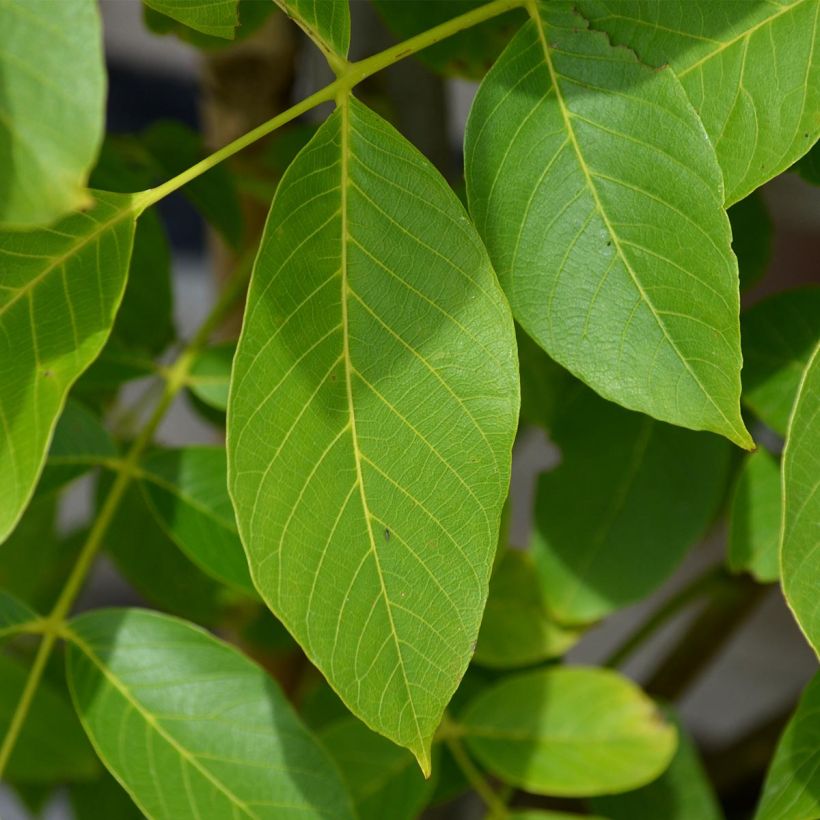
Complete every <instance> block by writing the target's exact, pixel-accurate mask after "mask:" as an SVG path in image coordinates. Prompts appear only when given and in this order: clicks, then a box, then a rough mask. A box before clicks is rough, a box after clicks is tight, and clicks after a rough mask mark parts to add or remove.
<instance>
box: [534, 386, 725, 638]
mask: <svg viewBox="0 0 820 820" xmlns="http://www.w3.org/2000/svg"><path fill="white" fill-rule="evenodd" d="M565 396H567V398H565V400H564V404H563V405H562V407H561V409H560V412H559V414H558V415H557V416H556V418H555V420H554V423H553V428H552V432H551V438H552V440H553V441H554V442H555V443H556V444H557V445H558V446H559V447H560V449H561V463H560V464H559V466H558V467H557V468H556V469H554V470H552V471H551V472H548V473H545V474H544V475H542V476H541V477H540V479H539V481H538V489H537V494H536V502H535V530H534V533H533V543H532V548H533V550H534V553H535V562H536V565H537V567H538V571H539V575H540V578H541V584H542V587H543V590H544V603H545V604H546V607H547V609H548V610H549V612H550V613H551V614H552V616H553V617H554V618H556V619H557V620H559V621H560V622H562V623H569V624H583V623H589V622H591V621H595V620H598V619H599V618H602V617H604V616H605V615H607V614H608V613H610V612H612V611H613V610H615V609H618V608H620V607H622V606H625V605H626V604H628V603H631V602H632V601H636V600H638V599H640V598H642V597H644V596H645V595H647V594H648V593H649V592H651V591H652V590H653V589H655V588H656V587H657V586H658V585H659V584H660V583H661V582H662V581H664V580H665V579H666V578H667V577H668V576H669V575H670V574H671V573H672V571H673V570H674V569H675V567H676V566H677V565H678V564H679V563H680V561H681V560H682V559H683V556H684V555H685V554H686V551H687V550H688V549H689V548H690V547H691V546H693V545H694V544H695V543H696V542H697V540H698V538H699V537H700V536H702V535H703V533H704V531H705V529H706V528H707V526H708V525H709V523H710V522H711V520H712V518H713V516H714V515H715V513H716V512H717V509H718V506H719V505H720V502H721V500H722V498H723V494H724V491H725V487H726V478H727V475H728V469H729V462H730V456H731V447H730V446H729V445H728V444H727V443H726V442H725V441H724V440H723V439H720V438H718V437H717V436H713V435H710V434H707V433H694V432H691V431H689V430H683V429H681V428H680V427H673V426H671V425H668V424H663V423H661V422H658V421H655V420H654V419H651V418H649V417H648V416H643V415H640V414H638V413H632V412H629V411H628V410H624V409H622V408H620V407H618V406H617V405H614V404H611V403H609V402H606V401H604V400H603V399H601V398H599V397H598V396H596V395H595V394H594V393H592V392H591V391H589V390H587V389H586V388H585V387H583V386H582V385H577V386H576V389H575V391H574V393H569V394H567V393H565Z"/></svg>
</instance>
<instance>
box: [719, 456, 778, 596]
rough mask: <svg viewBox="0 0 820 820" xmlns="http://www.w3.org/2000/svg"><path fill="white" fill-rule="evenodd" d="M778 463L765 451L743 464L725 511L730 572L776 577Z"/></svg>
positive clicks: (760, 576)
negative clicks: (727, 516)
mask: <svg viewBox="0 0 820 820" xmlns="http://www.w3.org/2000/svg"><path fill="white" fill-rule="evenodd" d="M781 506H782V497H781V491H780V466H779V465H778V463H777V461H776V460H775V459H774V458H772V456H771V455H769V453H768V452H766V450H762V449H761V450H758V451H757V452H756V453H752V454H751V455H750V456H748V457H747V458H746V460H745V462H744V463H743V468H742V469H741V472H740V476H739V477H738V481H737V485H736V486H735V492H734V496H733V498H732V508H731V511H730V514H729V555H728V560H727V563H728V565H729V568H730V569H731V570H732V571H733V572H750V573H751V574H752V575H753V576H754V577H755V578H756V579H757V580H758V581H762V582H763V583H767V582H771V581H776V580H777V579H778V578H779V577H780V554H779V548H780V518H781Z"/></svg>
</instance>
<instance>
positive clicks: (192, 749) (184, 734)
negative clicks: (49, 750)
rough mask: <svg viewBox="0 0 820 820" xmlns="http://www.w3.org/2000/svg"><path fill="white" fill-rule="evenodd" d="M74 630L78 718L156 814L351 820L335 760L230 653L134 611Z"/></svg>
mask: <svg viewBox="0 0 820 820" xmlns="http://www.w3.org/2000/svg"><path fill="white" fill-rule="evenodd" d="M71 632H72V635H71V643H70V645H69V649H68V654H67V659H66V663H67V668H68V681H69V687H70V689H71V696H72V699H73V700H74V705H75V707H76V709H77V712H78V713H79V715H80V720H81V721H82V723H83V727H84V728H85V730H86V732H87V733H88V736H89V737H90V738H91V741H92V743H93V744H94V747H95V749H96V750H97V753H98V754H99V755H100V758H101V759H102V761H103V763H105V765H106V766H107V767H108V769H109V770H110V771H111V772H112V774H113V775H114V776H115V777H116V778H117V780H119V781H120V783H122V785H123V786H124V787H125V788H126V790H127V791H128V793H129V794H130V795H131V797H132V798H133V799H134V802H135V803H137V805H138V806H139V807H140V809H141V810H142V811H143V812H144V813H145V814H146V815H148V816H149V817H153V818H157V820H166V819H167V820H183V818H195V819H196V820H200V819H204V818H213V819H214V820H217V818H227V817H236V818H240V817H248V818H255V820H265V818H271V819H273V818H276V819H277V820H280V819H281V818H289V817H293V818H295V817H316V818H318V817H326V818H339V820H343V819H344V818H352V816H353V815H352V810H351V809H350V807H349V798H348V796H347V794H346V792H345V790H344V787H343V785H342V782H341V778H340V776H339V774H338V772H337V771H336V769H335V767H334V765H333V763H332V762H331V760H330V758H329V757H328V755H327V752H325V751H324V749H322V747H321V746H320V745H319V744H318V742H317V741H316V740H315V739H314V738H313V737H312V736H311V735H310V734H309V732H308V731H307V729H305V727H304V726H303V725H302V723H301V722H300V721H299V718H298V717H297V716H296V714H295V712H294V711H293V709H292V707H291V706H290V704H288V702H287V700H286V699H285V697H284V696H283V694H282V692H281V690H280V689H279V687H278V686H277V685H276V683H274V681H273V680H272V679H271V678H270V677H268V675H267V674H266V673H265V672H264V671H263V670H262V669H260V668H259V667H258V666H256V665H255V664H253V663H251V661H249V660H248V659H247V658H245V657H244V656H243V655H241V654H240V653H239V652H237V650H236V649H234V648H233V647H231V646H228V645H227V644H224V643H222V642H221V641H218V640H216V639H215V638H213V637H211V636H210V635H209V634H208V633H207V632H205V631H203V630H202V629H199V628H198V627H195V626H193V625H191V624H188V623H186V622H184V621H179V620H177V619H175V618H169V617H167V616H165V615H159V614H157V613H154V612H148V611H145V610H137V609H131V610H98V611H96V612H92V613H89V614H87V615H82V616H80V617H79V618H76V619H75V620H74V621H72V623H71Z"/></svg>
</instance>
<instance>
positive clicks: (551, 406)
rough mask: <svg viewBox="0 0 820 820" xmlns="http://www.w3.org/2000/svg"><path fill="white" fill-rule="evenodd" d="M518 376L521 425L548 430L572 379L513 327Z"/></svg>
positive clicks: (518, 328)
mask: <svg viewBox="0 0 820 820" xmlns="http://www.w3.org/2000/svg"><path fill="white" fill-rule="evenodd" d="M515 330H516V333H515V337H516V341H517V343H518V367H519V371H520V373H521V423H522V424H534V425H535V426H536V427H541V428H542V429H543V430H551V429H552V425H553V422H554V420H555V414H556V412H557V411H558V408H559V407H560V399H561V398H562V396H563V395H564V394H565V392H566V391H567V390H569V389H571V384H572V382H573V379H572V377H571V376H570V375H569V373H567V371H566V370H564V368H563V367H560V366H559V365H557V364H556V363H555V362H554V361H553V360H552V359H550V357H549V356H547V354H546V353H544V351H543V350H542V349H541V348H540V347H539V346H538V345H537V344H536V343H535V342H534V341H533V340H532V339H531V338H530V337H529V336H527V334H526V333H525V332H524V331H522V330H521V328H520V327H518V326H516V328H515Z"/></svg>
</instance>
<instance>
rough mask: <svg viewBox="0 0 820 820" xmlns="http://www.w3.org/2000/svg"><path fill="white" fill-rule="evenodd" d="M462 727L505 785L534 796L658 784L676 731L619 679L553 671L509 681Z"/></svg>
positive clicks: (472, 708) (594, 672) (482, 698)
mask: <svg viewBox="0 0 820 820" xmlns="http://www.w3.org/2000/svg"><path fill="white" fill-rule="evenodd" d="M459 724H460V725H461V727H462V729H463V731H464V733H465V740H466V743H467V747H468V748H469V750H470V751H471V752H472V753H473V754H474V755H475V756H476V757H477V758H478V759H479V760H480V761H481V763H482V764H483V765H484V766H486V768H487V769H488V770H489V771H490V772H492V773H493V774H494V775H496V776H497V777H500V778H501V779H502V780H503V781H504V782H506V783H511V784H513V785H515V786H519V787H521V788H523V789H526V790H527V791H530V792H533V793H534V794H550V795H556V796H567V797H591V796H593V795H598V794H608V793H615V792H619V791H627V790H629V789H634V788H637V787H638V786H642V785H644V784H646V783H649V782H650V781H652V780H654V779H655V778H656V777H657V776H658V775H660V774H661V772H663V771H664V769H666V767H667V766H668V765H669V762H670V760H671V759H672V756H673V755H674V753H675V745H676V741H675V734H676V732H675V729H674V727H673V726H670V725H669V724H668V723H666V722H665V721H664V720H663V719H662V716H661V715H660V713H659V712H658V710H657V708H656V707H655V705H654V704H653V703H652V701H651V700H649V698H648V697H646V695H644V694H643V692H641V690H640V689H638V687H637V686H635V684H633V683H631V682H630V681H628V680H627V679H626V678H623V677H621V676H620V675H618V674H617V673H616V672H611V671H609V670H605V669H593V668H584V667H554V668H552V669H540V670H538V671H536V672H529V673H527V674H523V675H518V676H517V677H511V678H505V679H504V680H503V681H502V682H501V683H499V684H496V685H495V686H494V687H492V688H491V689H489V690H487V691H485V692H483V693H482V694H480V695H479V696H478V697H477V698H476V699H475V700H474V701H473V702H472V703H471V704H470V705H469V706H468V707H467V708H466V709H465V710H464V712H463V713H462V714H461V716H460V717H459Z"/></svg>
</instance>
